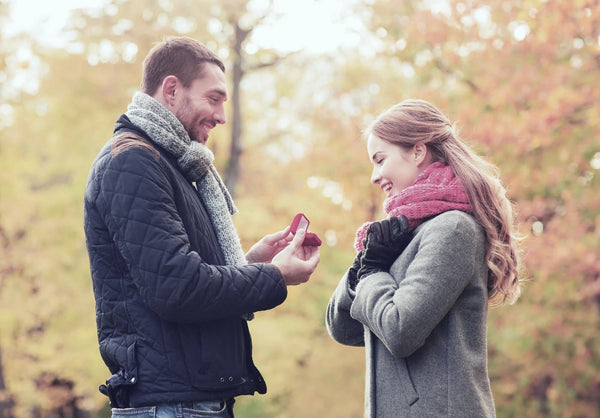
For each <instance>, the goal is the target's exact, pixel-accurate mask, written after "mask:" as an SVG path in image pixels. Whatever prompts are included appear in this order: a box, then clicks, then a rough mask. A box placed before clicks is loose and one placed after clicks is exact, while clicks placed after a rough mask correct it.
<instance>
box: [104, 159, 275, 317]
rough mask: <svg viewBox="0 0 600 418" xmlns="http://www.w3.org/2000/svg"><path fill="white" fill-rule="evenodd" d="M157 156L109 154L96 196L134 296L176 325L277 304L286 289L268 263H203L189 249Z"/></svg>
mask: <svg viewBox="0 0 600 418" xmlns="http://www.w3.org/2000/svg"><path fill="white" fill-rule="evenodd" d="M161 158H164V157H161ZM161 158H158V157H155V156H154V155H152V154H151V153H149V152H148V151H146V150H143V149H140V148H133V149H131V150H127V151H124V152H122V153H120V154H118V155H117V156H115V157H113V158H112V159H111V161H110V162H109V163H108V166H107V168H106V170H105V172H104V175H103V176H102V179H101V180H100V182H101V187H100V190H101V191H100V193H99V194H98V197H97V202H96V205H97V207H98V211H99V212H100V213H101V214H103V217H104V222H105V224H106V226H107V228H108V230H109V232H110V234H111V237H112V240H113V241H114V243H115V245H116V247H117V249H118V251H119V253H120V255H121V256H122V258H123V259H124V260H125V263H126V265H127V268H128V271H129V274H130V275H131V277H132V280H133V282H134V283H135V286H136V287H137V290H138V292H139V294H140V296H141V300H142V302H143V303H144V304H146V305H147V306H148V307H149V308H150V309H151V310H153V311H154V312H156V313H157V314H158V315H159V316H160V317H162V318H164V319H167V320H170V321H175V322H183V323H192V322H202V321H206V320H210V319H217V318H222V317H231V316H237V315H241V314H244V313H249V312H255V311H259V310H265V309H270V308H273V307H275V306H277V305H279V304H280V303H281V302H283V300H285V298H286V296H287V288H286V286H285V283H284V282H283V279H282V277H281V273H280V272H279V270H278V269H277V268H276V267H275V266H273V265H271V264H251V265H247V266H239V267H237V266H214V265H209V264H207V263H206V262H204V261H203V260H202V258H201V257H200V255H199V254H198V252H196V251H193V250H192V249H191V246H190V240H189V237H188V235H187V233H186V230H185V227H184V225H183V222H182V220H181V218H180V216H179V213H178V210H177V207H176V204H175V196H174V190H173V188H172V185H171V181H172V179H170V178H169V172H168V170H166V169H165V166H164V164H166V162H165V161H161ZM171 175H172V173H171Z"/></svg>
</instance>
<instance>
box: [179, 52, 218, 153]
mask: <svg viewBox="0 0 600 418" xmlns="http://www.w3.org/2000/svg"><path fill="white" fill-rule="evenodd" d="M180 92H182V94H181V95H180V97H178V98H177V102H176V104H175V107H174V109H173V113H174V114H175V116H177V119H179V121H180V122H181V123H182V125H183V127H184V128H185V130H186V131H187V133H188V135H189V136H190V138H191V140H192V141H197V142H200V143H201V144H206V141H207V140H208V133H209V132H210V130H211V129H212V128H214V127H215V126H216V125H217V124H219V123H225V109H224V107H223V104H224V102H225V101H226V100H227V88H226V85H225V75H224V74H223V71H221V69H220V68H219V67H218V66H217V65H215V64H212V63H207V64H206V67H205V69H204V76H203V77H202V78H197V79H196V80H194V81H193V82H192V84H191V86H190V87H189V88H184V89H183V90H180Z"/></svg>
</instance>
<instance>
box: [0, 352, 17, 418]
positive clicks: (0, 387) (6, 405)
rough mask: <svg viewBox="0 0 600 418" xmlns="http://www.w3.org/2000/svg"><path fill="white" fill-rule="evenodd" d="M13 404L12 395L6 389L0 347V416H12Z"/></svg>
mask: <svg viewBox="0 0 600 418" xmlns="http://www.w3.org/2000/svg"><path fill="white" fill-rule="evenodd" d="M14 404H15V401H14V399H13V397H12V396H11V395H10V394H9V393H8V391H7V390H6V384H5V383H4V368H3V367H2V350H1V349H0V417H12V416H13V411H12V408H13V406H14Z"/></svg>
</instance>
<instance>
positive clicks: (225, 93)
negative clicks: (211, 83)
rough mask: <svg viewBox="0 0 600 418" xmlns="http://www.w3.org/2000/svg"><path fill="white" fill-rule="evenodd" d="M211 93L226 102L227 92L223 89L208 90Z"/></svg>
mask: <svg viewBox="0 0 600 418" xmlns="http://www.w3.org/2000/svg"><path fill="white" fill-rule="evenodd" d="M210 92H211V93H214V94H218V95H219V96H221V97H222V98H223V99H225V100H227V92H226V91H225V90H223V89H220V88H214V89H212V90H210Z"/></svg>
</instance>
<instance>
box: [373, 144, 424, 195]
mask: <svg viewBox="0 0 600 418" xmlns="http://www.w3.org/2000/svg"><path fill="white" fill-rule="evenodd" d="M423 147H424V146H423ZM421 148H422V147H420V146H418V145H415V146H414V147H413V148H411V149H410V150H408V151H407V150H405V149H404V148H402V147H400V146H398V145H394V144H390V143H389V142H386V141H383V140H381V139H379V138H378V137H376V136H375V135H373V134H371V135H369V137H368V138H367V151H368V153H369V158H370V159H371V162H372V163H373V174H372V175H371V183H373V184H377V185H379V187H380V188H381V190H383V192H384V193H385V194H386V195H387V197H390V196H394V195H397V194H398V193H400V191H402V190H403V189H405V188H407V187H408V186H410V185H411V184H412V183H413V182H414V181H415V179H416V178H417V176H418V175H419V173H420V172H421V171H422V170H423V169H422V168H421V162H422V160H423V158H422V156H420V152H419V149H421ZM421 151H422V149H421Z"/></svg>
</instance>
